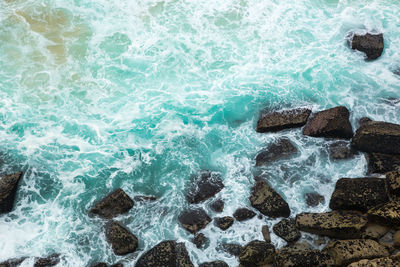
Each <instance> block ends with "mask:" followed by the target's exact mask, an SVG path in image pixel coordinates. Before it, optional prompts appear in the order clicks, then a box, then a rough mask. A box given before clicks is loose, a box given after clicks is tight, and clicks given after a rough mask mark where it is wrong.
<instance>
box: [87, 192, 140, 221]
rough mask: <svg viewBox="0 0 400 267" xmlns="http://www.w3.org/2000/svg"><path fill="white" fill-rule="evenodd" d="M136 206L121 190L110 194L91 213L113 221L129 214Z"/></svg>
mask: <svg viewBox="0 0 400 267" xmlns="http://www.w3.org/2000/svg"><path fill="white" fill-rule="evenodd" d="M133 205H134V202H133V200H132V199H131V198H130V197H129V196H128V195H127V194H126V193H125V192H124V190H122V189H121V188H118V189H116V190H115V191H113V192H111V193H110V194H108V195H107V196H106V197H105V198H103V199H102V200H100V201H99V202H98V203H97V204H95V205H94V207H93V208H92V209H90V211H89V213H92V214H96V215H98V216H99V217H101V218H104V219H111V218H114V217H116V216H118V215H120V214H123V213H126V212H128V211H129V210H130V209H131V208H132V207H133Z"/></svg>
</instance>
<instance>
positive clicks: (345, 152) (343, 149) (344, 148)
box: [329, 141, 356, 160]
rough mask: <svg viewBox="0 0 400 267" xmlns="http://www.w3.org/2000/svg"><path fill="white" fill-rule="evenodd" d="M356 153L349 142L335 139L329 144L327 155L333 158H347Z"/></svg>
mask: <svg viewBox="0 0 400 267" xmlns="http://www.w3.org/2000/svg"><path fill="white" fill-rule="evenodd" d="M355 155H356V151H355V150H354V149H353V148H352V147H351V145H350V143H349V142H346V141H337V142H335V143H332V144H330V145H329V156H330V158H331V159H333V160H341V159H349V158H353V157H354V156H355Z"/></svg>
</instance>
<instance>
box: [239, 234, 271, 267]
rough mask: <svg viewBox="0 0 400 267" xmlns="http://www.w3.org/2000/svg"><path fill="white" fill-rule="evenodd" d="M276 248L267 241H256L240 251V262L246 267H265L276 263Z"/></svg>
mask: <svg viewBox="0 0 400 267" xmlns="http://www.w3.org/2000/svg"><path fill="white" fill-rule="evenodd" d="M274 257H275V247H274V246H273V245H272V244H270V243H267V242H265V241H259V240H254V241H251V242H250V243H248V244H247V245H245V246H244V247H243V248H242V250H241V251H240V255H239V262H240V264H241V265H242V266H244V267H256V266H263V265H266V264H269V263H272V262H273V261H274Z"/></svg>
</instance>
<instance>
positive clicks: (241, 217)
mask: <svg viewBox="0 0 400 267" xmlns="http://www.w3.org/2000/svg"><path fill="white" fill-rule="evenodd" d="M255 216H256V213H255V212H254V211H252V210H249V209H246V208H239V209H237V210H236V211H235V213H233V217H235V219H236V220H238V221H239V222H242V221H246V220H249V219H251V218H254V217H255Z"/></svg>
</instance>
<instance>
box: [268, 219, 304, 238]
mask: <svg viewBox="0 0 400 267" xmlns="http://www.w3.org/2000/svg"><path fill="white" fill-rule="evenodd" d="M272 230H273V231H274V233H275V234H276V235H277V236H279V237H281V238H283V239H284V240H285V241H286V242H288V243H293V242H295V241H297V240H299V239H300V237H301V233H300V231H299V230H298V229H297V227H296V223H295V222H294V220H288V219H282V220H281V221H280V222H278V223H277V224H275V225H274V227H273V228H272Z"/></svg>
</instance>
